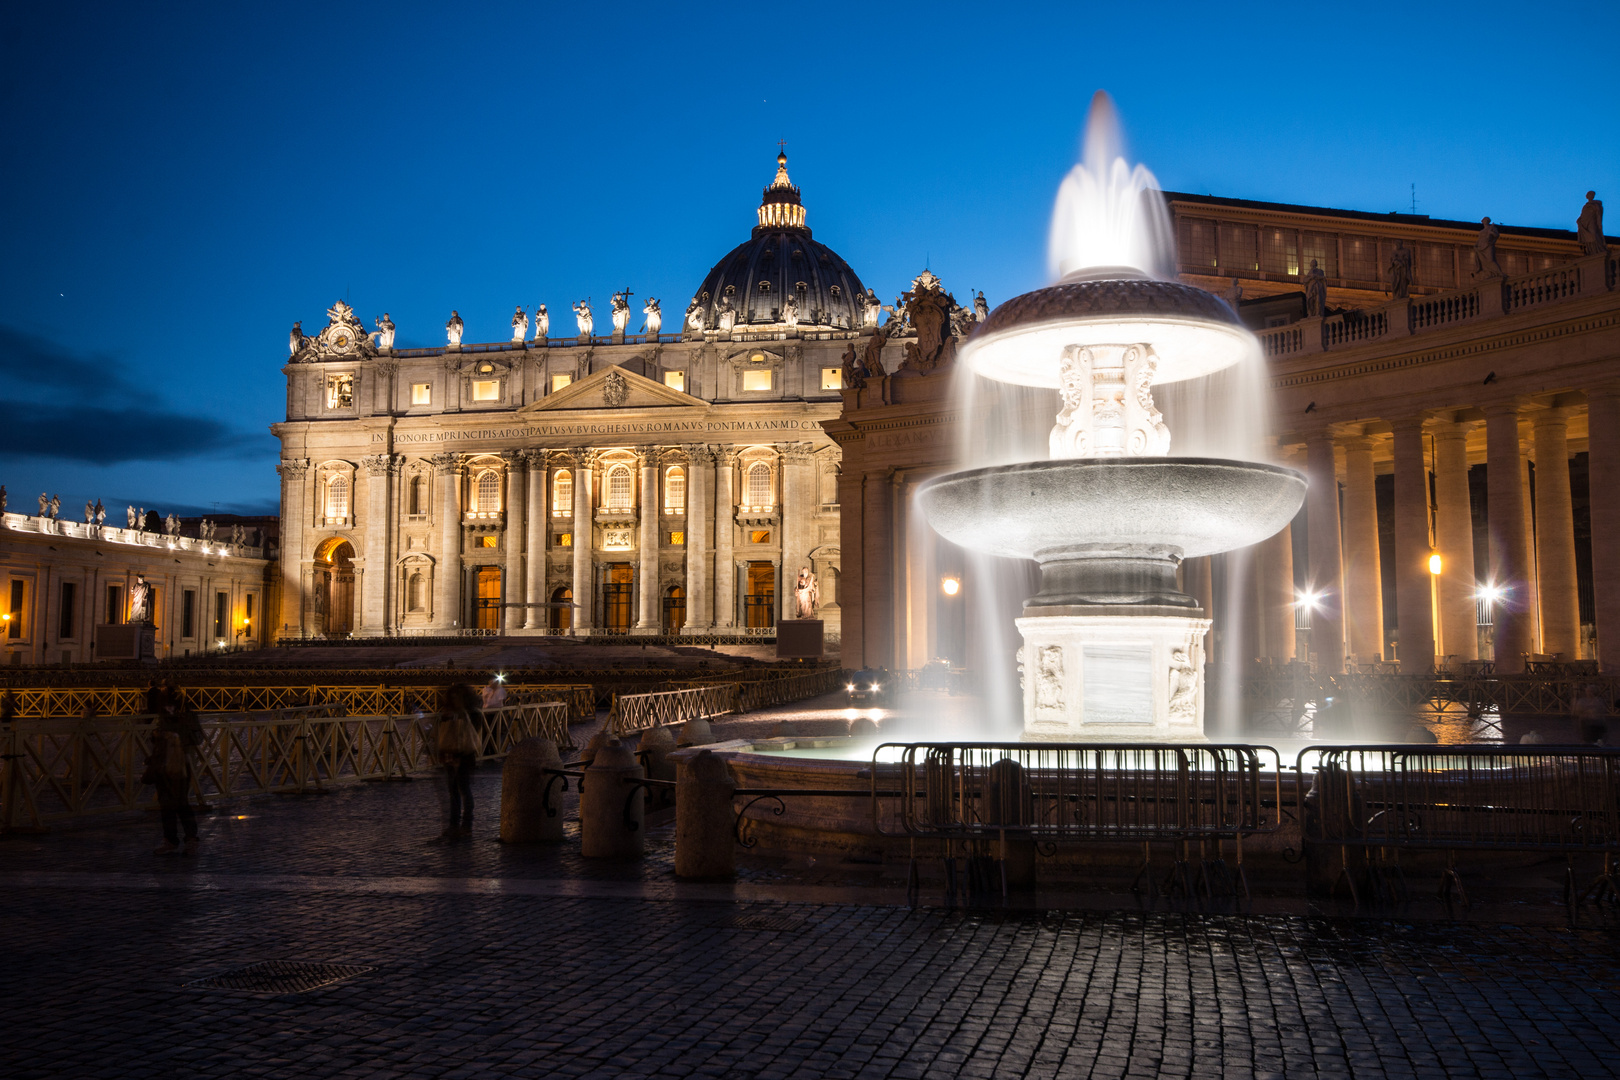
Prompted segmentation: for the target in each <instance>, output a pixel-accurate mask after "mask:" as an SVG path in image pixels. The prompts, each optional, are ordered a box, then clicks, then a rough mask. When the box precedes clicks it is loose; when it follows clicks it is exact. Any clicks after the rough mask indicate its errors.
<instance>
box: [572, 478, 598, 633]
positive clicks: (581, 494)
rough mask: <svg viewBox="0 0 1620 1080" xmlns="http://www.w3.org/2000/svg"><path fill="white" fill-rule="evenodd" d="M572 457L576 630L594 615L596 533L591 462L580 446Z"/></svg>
mask: <svg viewBox="0 0 1620 1080" xmlns="http://www.w3.org/2000/svg"><path fill="white" fill-rule="evenodd" d="M572 454H573V458H574V468H573V474H574V524H573V530H574V619H573V627H574V629H575V630H576V631H579V630H589V629H590V628H591V620H592V618H593V617H594V616H595V614H596V607H595V598H594V597H593V596H592V586H593V584H594V583H593V582H592V580H591V547H592V544H593V540H594V538H595V536H596V522H595V521H594V520H593V517H594V515H593V514H592V511H591V507H592V500H591V473H592V472H593V469H592V466H593V464H594V462H593V461H592V460H591V454H590V451H588V450H585V449H584V448H579V449H576V450H574V451H573V452H572Z"/></svg>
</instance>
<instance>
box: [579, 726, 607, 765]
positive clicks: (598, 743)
mask: <svg viewBox="0 0 1620 1080" xmlns="http://www.w3.org/2000/svg"><path fill="white" fill-rule="evenodd" d="M613 737H614V735H613V731H612V729H611V728H608V727H607V726H605V725H604V726H603V728H602V730H601V731H598V732H597V733H596V734H595V735H592V736H591V740H590V742H588V743H586V744H585V749H584V750H582V751H580V754H579V760H580V761H582V762H584V763H585V764H586V765H589V764H590V763H591V762H593V761H595V760H596V752H597V751H598V750H600V749H602V744H603V743H605V742H607V741H608V740H609V739H611V738H613Z"/></svg>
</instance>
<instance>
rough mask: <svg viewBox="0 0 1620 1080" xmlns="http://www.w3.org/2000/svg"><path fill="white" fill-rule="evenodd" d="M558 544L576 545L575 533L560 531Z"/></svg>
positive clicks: (561, 545) (563, 545)
mask: <svg viewBox="0 0 1620 1080" xmlns="http://www.w3.org/2000/svg"><path fill="white" fill-rule="evenodd" d="M557 546H558V547H573V546H574V534H573V533H558V534H557Z"/></svg>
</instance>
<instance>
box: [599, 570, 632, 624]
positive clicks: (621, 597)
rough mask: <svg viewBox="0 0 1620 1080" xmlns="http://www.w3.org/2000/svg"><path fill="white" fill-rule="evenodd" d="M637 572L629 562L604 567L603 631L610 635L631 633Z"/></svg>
mask: <svg viewBox="0 0 1620 1080" xmlns="http://www.w3.org/2000/svg"><path fill="white" fill-rule="evenodd" d="M635 580H636V578H635V571H634V570H633V569H632V568H631V566H630V564H629V563H627V562H621V563H608V564H607V565H606V566H604V567H602V629H604V630H606V631H608V632H609V633H619V634H625V633H629V631H630V619H631V613H632V612H634V611H635V606H636V605H635V600H636V596H635V588H636V585H635Z"/></svg>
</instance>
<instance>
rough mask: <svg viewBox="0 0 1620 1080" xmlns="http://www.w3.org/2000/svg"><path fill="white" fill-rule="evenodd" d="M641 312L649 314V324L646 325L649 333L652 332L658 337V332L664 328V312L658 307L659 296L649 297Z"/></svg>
mask: <svg viewBox="0 0 1620 1080" xmlns="http://www.w3.org/2000/svg"><path fill="white" fill-rule="evenodd" d="M641 313H642V314H643V315H645V316H647V324H646V327H645V329H646V331H647V333H649V334H651V335H652V336H653V337H657V336H658V332H659V331H660V330H662V329H663V328H664V313H663V311H661V310H660V309H659V307H658V300H657V298H656V297H651V296H649V297H647V303H646V305H645V306H643V307H642V309H641Z"/></svg>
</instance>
